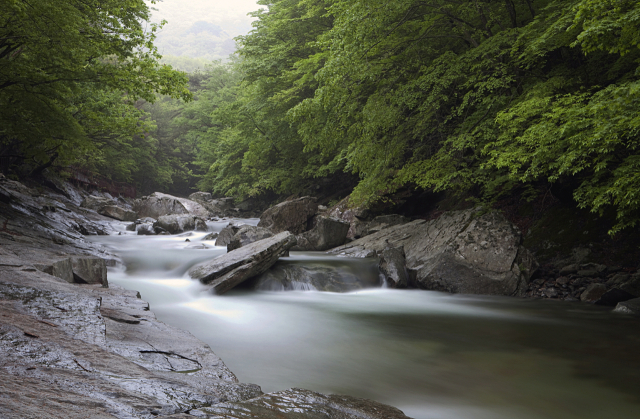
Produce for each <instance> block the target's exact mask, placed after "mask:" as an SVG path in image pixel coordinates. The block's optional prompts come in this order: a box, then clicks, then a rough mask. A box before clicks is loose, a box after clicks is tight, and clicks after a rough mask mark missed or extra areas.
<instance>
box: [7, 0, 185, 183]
mask: <svg viewBox="0 0 640 419" xmlns="http://www.w3.org/2000/svg"><path fill="white" fill-rule="evenodd" d="M151 3H152V4H153V3H155V1H151ZM148 20H149V7H148V6H147V4H146V3H145V2H144V0H117V1H116V0H100V1H98V0H82V1H80V0H69V1H64V2H60V1H56V0H29V1H26V0H11V1H4V2H2V3H0V63H1V65H0V141H1V143H2V145H3V149H2V154H3V155H11V156H13V157H16V158H18V159H20V161H23V162H31V163H32V170H36V171H37V170H41V169H42V168H43V167H47V166H50V165H51V164H53V163H54V162H58V163H60V164H69V163H71V162H77V161H81V160H79V159H83V158H85V157H86V156H88V155H89V156H91V155H92V153H93V151H95V150H97V149H100V148H102V147H103V146H105V144H106V142H105V141H104V140H105V137H104V133H106V132H109V134H108V135H109V136H110V137H111V138H112V139H114V138H116V137H117V138H118V140H117V142H119V143H120V144H122V142H123V141H125V140H124V139H125V138H132V134H134V133H136V134H137V135H142V134H143V132H144V129H145V127H144V124H142V123H140V122H139V119H136V118H135V117H131V115H133V114H135V113H136V112H137V111H136V110H135V107H134V103H135V101H136V100H137V99H139V98H142V99H145V100H148V101H153V100H154V98H155V94H156V92H159V93H161V94H168V95H172V96H175V97H182V98H185V99H188V98H189V92H188V90H187V89H186V76H185V75H184V74H183V73H180V72H177V71H175V70H173V69H172V68H171V67H169V66H165V65H160V64H158V59H159V58H160V56H159V55H158V53H157V51H156V49H155V48H154V46H153V40H154V37H155V32H156V31H157V29H158V27H159V26H157V25H148V23H147V22H148ZM147 25H148V26H147ZM125 108H126V109H125ZM118 112H120V113H122V114H123V116H125V118H122V119H120V118H117V117H113V116H114V115H115V114H116V113H118ZM124 121H126V123H125V122H124ZM97 132H101V133H102V134H100V135H98V137H100V138H97V137H96V133H97Z"/></svg>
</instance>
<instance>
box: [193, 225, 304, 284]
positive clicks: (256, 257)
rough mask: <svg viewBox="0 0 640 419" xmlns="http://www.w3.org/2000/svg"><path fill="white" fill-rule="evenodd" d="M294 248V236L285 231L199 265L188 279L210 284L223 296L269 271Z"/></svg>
mask: <svg viewBox="0 0 640 419" xmlns="http://www.w3.org/2000/svg"><path fill="white" fill-rule="evenodd" d="M295 244H296V238H295V236H294V235H293V234H291V233H289V232H288V231H285V232H282V233H279V234H276V235H275V236H273V237H269V238H267V239H264V240H260V241H257V242H255V243H251V244H248V245H246V246H244V247H241V248H239V249H236V250H232V251H231V252H228V253H226V254H224V255H222V256H219V257H217V258H215V259H213V260H211V261H208V262H204V263H201V264H199V265H196V266H194V267H193V268H191V269H190V270H189V275H190V276H191V277H192V278H195V279H199V280H200V282H202V283H203V284H209V285H210V286H211V288H212V290H213V292H215V293H216V294H224V293H225V292H227V291H229V290H230V289H232V288H233V287H235V286H236V285H238V284H240V283H242V282H243V281H245V280H247V279H249V278H251V277H253V276H256V275H259V274H261V273H262V272H264V271H266V270H267V269H269V268H270V267H271V266H272V265H273V264H274V263H276V261H277V260H278V258H279V257H280V256H281V255H283V254H285V253H286V252H287V251H288V250H289V249H290V248H291V247H292V246H293V245H295Z"/></svg>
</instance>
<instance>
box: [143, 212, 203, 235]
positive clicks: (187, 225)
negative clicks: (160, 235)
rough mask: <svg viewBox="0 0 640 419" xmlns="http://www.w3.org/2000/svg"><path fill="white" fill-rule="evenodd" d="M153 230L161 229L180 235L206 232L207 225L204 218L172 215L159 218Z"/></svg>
mask: <svg viewBox="0 0 640 419" xmlns="http://www.w3.org/2000/svg"><path fill="white" fill-rule="evenodd" d="M153 228H154V230H157V229H158V228H160V229H162V230H165V231H167V232H169V233H171V234H178V233H184V232H185V231H191V230H198V231H206V230H207V224H206V223H205V221H204V220H203V219H202V218H200V217H197V216H194V215H178V214H172V215H162V216H160V217H158V221H156V222H155V223H154V224H153ZM156 232H157V231H156Z"/></svg>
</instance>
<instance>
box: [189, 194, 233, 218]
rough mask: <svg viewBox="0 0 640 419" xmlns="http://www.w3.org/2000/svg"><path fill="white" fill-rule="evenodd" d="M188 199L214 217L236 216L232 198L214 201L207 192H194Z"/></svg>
mask: <svg viewBox="0 0 640 419" xmlns="http://www.w3.org/2000/svg"><path fill="white" fill-rule="evenodd" d="M189 199H190V200H192V201H195V202H197V203H199V204H200V205H202V206H203V207H205V208H206V209H207V210H208V211H209V213H211V215H213V216H216V217H228V216H233V215H236V214H237V212H238V211H236V210H234V207H233V198H220V199H214V198H213V197H212V196H211V194H210V193H208V192H195V193H192V194H191V195H189Z"/></svg>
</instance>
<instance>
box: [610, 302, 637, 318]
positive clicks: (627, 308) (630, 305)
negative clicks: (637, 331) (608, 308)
mask: <svg viewBox="0 0 640 419" xmlns="http://www.w3.org/2000/svg"><path fill="white" fill-rule="evenodd" d="M613 311H614V312H616V313H625V314H634V315H636V316H640V298H634V299H632V300H627V301H624V302H622V303H618V305H617V306H616V308H615V309H614V310H613Z"/></svg>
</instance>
